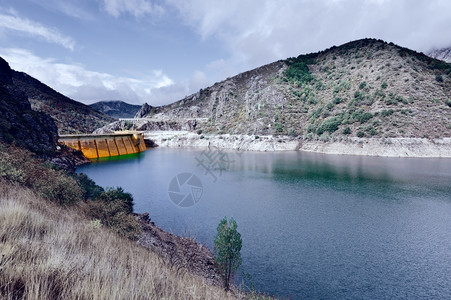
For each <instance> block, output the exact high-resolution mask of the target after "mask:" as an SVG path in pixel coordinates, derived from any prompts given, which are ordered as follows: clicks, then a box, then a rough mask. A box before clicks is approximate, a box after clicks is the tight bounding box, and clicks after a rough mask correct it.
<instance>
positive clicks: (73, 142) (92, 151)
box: [58, 131, 146, 159]
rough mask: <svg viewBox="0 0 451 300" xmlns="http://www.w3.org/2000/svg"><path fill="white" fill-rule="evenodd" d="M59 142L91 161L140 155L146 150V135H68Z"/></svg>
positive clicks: (116, 133)
mask: <svg viewBox="0 0 451 300" xmlns="http://www.w3.org/2000/svg"><path fill="white" fill-rule="evenodd" d="M58 141H59V142H60V143H62V144H64V145H66V146H68V147H71V148H73V149H77V150H80V151H81V152H83V154H84V155H85V156H86V157H87V158H89V159H96V158H102V157H111V156H118V155H125V154H133V153H139V152H142V151H145V150H146V144H145V142H144V133H142V132H130V131H126V132H115V133H112V134H66V135H61V136H60V137H59V139H58Z"/></svg>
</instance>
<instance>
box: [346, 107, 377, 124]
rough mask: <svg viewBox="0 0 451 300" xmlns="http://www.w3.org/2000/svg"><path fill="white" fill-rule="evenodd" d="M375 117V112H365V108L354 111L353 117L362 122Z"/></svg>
mask: <svg viewBox="0 0 451 300" xmlns="http://www.w3.org/2000/svg"><path fill="white" fill-rule="evenodd" d="M372 117H373V114H371V113H370V112H363V110H361V109H359V110H357V111H355V112H354V113H352V115H351V118H352V119H353V120H356V121H359V122H360V123H361V124H363V123H366V122H367V121H368V120H370V119H371V118H372Z"/></svg>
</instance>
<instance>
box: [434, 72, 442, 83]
mask: <svg viewBox="0 0 451 300" xmlns="http://www.w3.org/2000/svg"><path fill="white" fill-rule="evenodd" d="M435 80H437V82H443V77H442V75H441V74H437V75H435Z"/></svg>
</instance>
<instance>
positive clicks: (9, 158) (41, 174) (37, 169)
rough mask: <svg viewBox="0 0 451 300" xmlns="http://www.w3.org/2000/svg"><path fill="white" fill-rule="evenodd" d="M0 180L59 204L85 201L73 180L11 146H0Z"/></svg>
mask: <svg viewBox="0 0 451 300" xmlns="http://www.w3.org/2000/svg"><path fill="white" fill-rule="evenodd" d="M0 177H3V178H4V179H6V180H7V181H9V182H11V183H14V184H19V185H24V186H26V187H28V188H31V189H32V190H33V191H34V192H36V193H37V194H38V195H40V196H42V197H44V198H46V199H48V200H50V201H52V202H56V203H59V204H73V203H75V202H78V201H82V200H83V199H84V191H83V189H82V188H81V187H80V184H79V183H78V181H77V180H76V179H75V178H73V177H71V176H69V174H67V173H66V172H65V171H62V170H57V169H54V168H53V166H52V165H50V164H48V163H44V162H43V161H42V160H39V159H37V158H36V157H34V156H33V154H31V153H30V152H28V151H27V150H24V149H21V148H16V147H14V146H7V145H4V144H0Z"/></svg>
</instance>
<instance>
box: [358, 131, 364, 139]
mask: <svg viewBox="0 0 451 300" xmlns="http://www.w3.org/2000/svg"><path fill="white" fill-rule="evenodd" d="M357 136H358V137H359V138H361V137H364V136H365V133H364V132H363V131H361V130H359V131H358V132H357Z"/></svg>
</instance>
